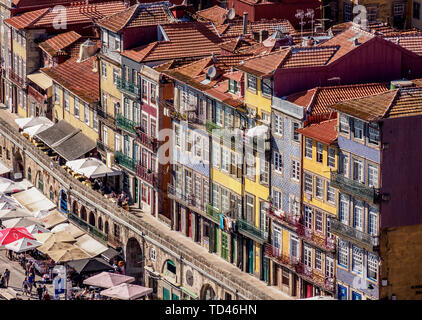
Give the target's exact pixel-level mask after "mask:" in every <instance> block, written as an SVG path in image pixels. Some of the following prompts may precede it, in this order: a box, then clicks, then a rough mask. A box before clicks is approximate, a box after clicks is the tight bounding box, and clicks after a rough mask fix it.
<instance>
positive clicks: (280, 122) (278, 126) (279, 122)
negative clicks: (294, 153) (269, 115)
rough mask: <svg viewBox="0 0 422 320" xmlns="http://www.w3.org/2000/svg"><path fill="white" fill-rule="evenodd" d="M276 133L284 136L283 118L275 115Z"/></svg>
mask: <svg viewBox="0 0 422 320" xmlns="http://www.w3.org/2000/svg"><path fill="white" fill-rule="evenodd" d="M274 133H276V134H279V135H282V134H283V118H282V117H281V116H279V115H276V114H274Z"/></svg>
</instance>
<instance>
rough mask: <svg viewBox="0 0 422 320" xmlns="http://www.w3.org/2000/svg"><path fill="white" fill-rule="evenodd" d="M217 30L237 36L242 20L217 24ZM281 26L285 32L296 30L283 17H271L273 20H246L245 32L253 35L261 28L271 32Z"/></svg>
mask: <svg viewBox="0 0 422 320" xmlns="http://www.w3.org/2000/svg"><path fill="white" fill-rule="evenodd" d="M217 28H218V32H219V33H220V34H221V35H222V36H223V37H237V36H239V35H241V34H242V33H243V22H242V20H241V19H240V20H235V21H231V22H229V23H227V24H224V25H221V26H218V27H217ZM277 28H283V29H284V31H285V33H287V34H293V33H295V32H296V30H295V28H294V27H293V26H292V24H291V23H290V22H289V21H288V20H285V19H281V20H278V19H273V20H260V21H248V24H247V26H246V34H247V35H253V33H254V32H259V31H261V30H266V31H268V34H272V33H273V32H274V30H275V29H277Z"/></svg>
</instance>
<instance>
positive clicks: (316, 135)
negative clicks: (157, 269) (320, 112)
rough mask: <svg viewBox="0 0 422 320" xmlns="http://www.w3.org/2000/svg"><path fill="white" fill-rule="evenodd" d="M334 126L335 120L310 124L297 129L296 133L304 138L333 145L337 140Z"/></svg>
mask: <svg viewBox="0 0 422 320" xmlns="http://www.w3.org/2000/svg"><path fill="white" fill-rule="evenodd" d="M336 125H337V119H331V120H326V121H322V122H320V123H315V124H311V125H310V126H308V127H306V128H301V129H297V130H296V131H297V132H299V133H301V134H303V135H304V136H306V137H310V138H313V139H315V140H318V141H321V142H324V143H327V144H334V143H335V142H336V140H337V131H336Z"/></svg>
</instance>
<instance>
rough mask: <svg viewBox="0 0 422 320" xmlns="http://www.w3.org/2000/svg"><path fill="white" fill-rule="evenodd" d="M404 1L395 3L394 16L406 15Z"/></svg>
mask: <svg viewBox="0 0 422 320" xmlns="http://www.w3.org/2000/svg"><path fill="white" fill-rule="evenodd" d="M404 8H405V4H404V3H395V4H393V16H394V17H396V18H401V17H403V15H404Z"/></svg>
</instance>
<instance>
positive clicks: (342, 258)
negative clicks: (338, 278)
mask: <svg viewBox="0 0 422 320" xmlns="http://www.w3.org/2000/svg"><path fill="white" fill-rule="evenodd" d="M348 251H349V244H348V243H347V241H343V240H341V239H338V264H339V265H341V266H343V267H346V268H347V265H348Z"/></svg>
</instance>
